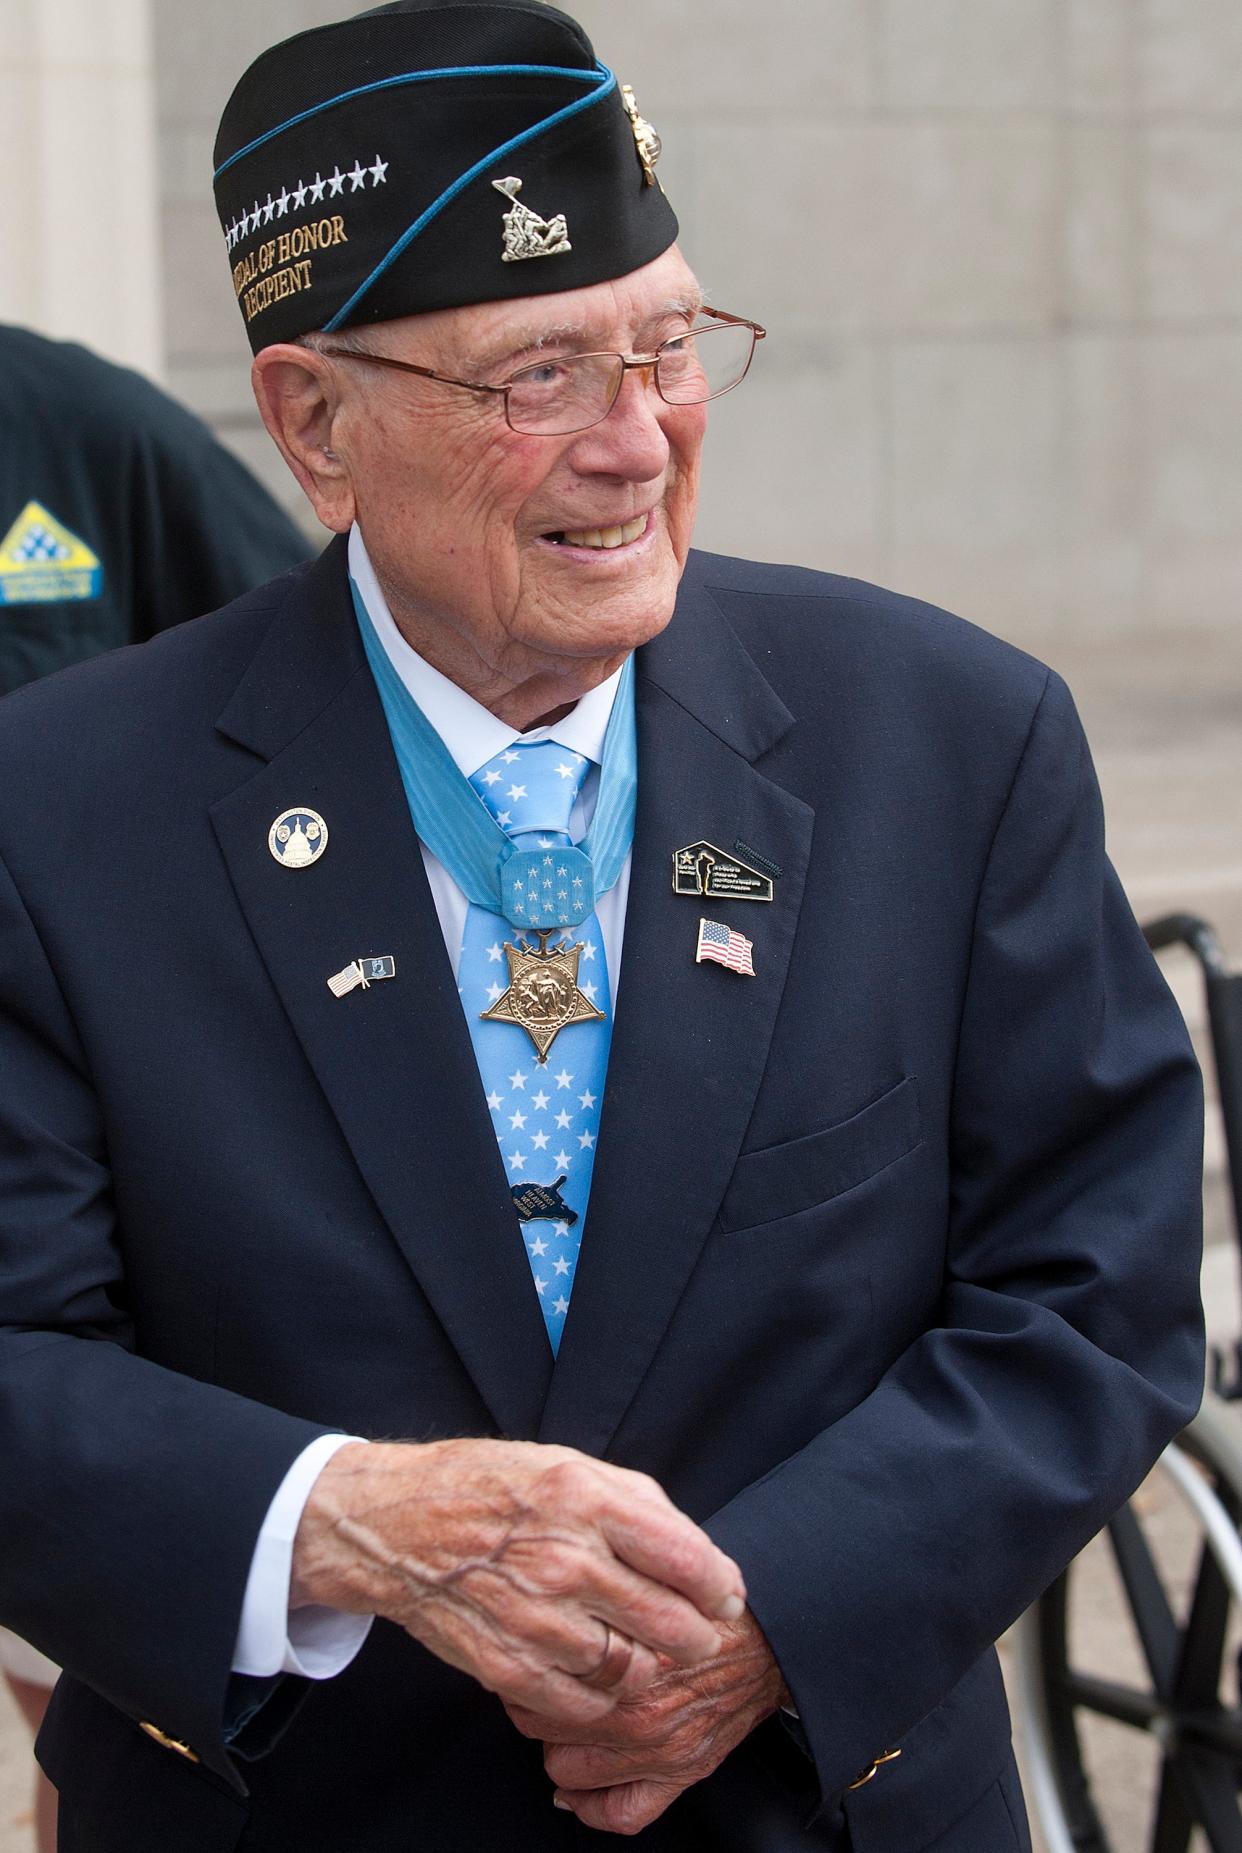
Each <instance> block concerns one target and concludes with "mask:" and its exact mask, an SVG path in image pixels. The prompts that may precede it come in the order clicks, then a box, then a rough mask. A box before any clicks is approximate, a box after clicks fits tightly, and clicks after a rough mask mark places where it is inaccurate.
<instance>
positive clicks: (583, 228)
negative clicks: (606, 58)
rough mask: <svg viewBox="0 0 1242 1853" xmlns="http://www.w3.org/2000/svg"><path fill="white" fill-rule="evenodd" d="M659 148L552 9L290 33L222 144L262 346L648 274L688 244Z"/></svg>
mask: <svg viewBox="0 0 1242 1853" xmlns="http://www.w3.org/2000/svg"><path fill="white" fill-rule="evenodd" d="M659 148H660V144H659V138H658V136H657V135H656V134H655V131H654V130H653V129H652V128H651V126H650V124H649V123H646V122H644V121H643V119H642V117H641V116H639V114H638V110H637V105H636V104H635V102H634V98H633V95H632V93H631V92H629V91H628V89H626V88H625V87H624V86H621V85H618V83H617V80H616V78H615V77H614V76H613V74H612V72H611V71H609V70H608V69H607V68H606V67H605V66H604V65H602V64H600V63H599V62H598V60H597V59H596V56H595V53H594V51H593V50H592V48H591V44H590V41H589V39H588V38H587V36H586V33H585V32H584V31H583V30H582V27H581V26H579V25H578V24H577V22H576V21H575V20H572V19H570V18H569V17H568V15H567V14H565V13H560V12H558V11H557V10H556V9H555V8H554V7H550V6H543V5H541V4H539V0H396V4H394V5H391V6H382V7H377V8H375V9H374V10H373V11H371V12H368V13H360V14H359V15H357V17H356V18H353V19H346V20H341V21H340V22H339V23H338V24H336V25H331V26H321V27H318V28H316V29H315V30H313V31H310V32H302V33H299V34H298V36H297V37H296V38H292V39H286V40H285V41H284V42H283V43H282V44H279V45H274V46H272V48H271V49H270V50H269V51H265V52H264V53H263V54H262V55H261V56H260V57H259V58H257V59H256V60H255V62H254V63H253V64H252V65H251V66H250V69H249V70H248V71H247V72H246V73H245V75H244V76H243V77H242V78H241V80H240V82H239V83H238V85H237V87H236V89H235V90H234V92H233V94H232V96H231V97H230V98H229V101H228V103H227V104H226V105H225V110H224V115H223V118H222V119H221V123H220V132H219V134H218V135H217V137H216V148H215V162H216V173H215V192H216V204H217V207H218V209H219V213H220V222H221V226H222V228H223V231H224V237H225V243H226V245H227V247H228V251H229V261H230V264H231V266H232V271H233V286H234V289H235V291H236V294H237V299H238V303H239V305H240V307H241V311H242V315H243V317H244V318H245V322H246V331H247V333H248V335H249V337H250V345H251V347H252V348H253V349H254V350H255V352H256V353H257V352H258V350H259V349H260V348H262V347H266V346H268V345H269V344H270V343H271V342H273V341H288V340H290V339H292V338H293V337H294V336H296V335H300V334H306V333H308V332H309V331H310V330H312V329H318V328H327V329H336V328H347V327H351V326H357V325H360V324H362V323H369V322H382V321H390V320H392V319H393V318H394V317H396V316H402V315H414V314H417V313H419V312H420V311H422V310H425V309H445V308H454V307H456V306H458V305H459V304H462V303H470V302H492V301H495V300H497V299H499V298H506V297H516V296H533V295H542V294H543V293H544V292H546V291H552V290H571V289H579V288H581V287H582V286H583V285H585V284H589V283H601V282H604V281H606V280H607V279H609V278H611V277H619V276H623V275H624V274H625V273H626V272H627V271H631V270H637V269H638V268H639V266H640V265H642V264H646V263H649V262H650V261H651V259H652V258H655V257H658V256H659V255H660V253H661V252H662V251H665V250H667V249H668V247H669V245H670V244H672V242H673V240H674V238H675V237H676V236H677V220H676V218H675V217H674V214H673V210H672V207H671V206H670V205H669V203H668V201H667V199H666V198H665V196H664V191H663V188H662V187H661V186H660V185H659V182H658V181H657V180H656V178H655V174H654V171H653V170H654V164H655V161H656V159H657V157H658V155H659Z"/></svg>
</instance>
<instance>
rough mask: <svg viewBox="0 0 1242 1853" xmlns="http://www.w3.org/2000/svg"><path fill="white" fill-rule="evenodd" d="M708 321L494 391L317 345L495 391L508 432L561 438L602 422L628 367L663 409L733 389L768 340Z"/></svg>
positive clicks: (751, 325) (366, 357)
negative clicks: (632, 350)
mask: <svg viewBox="0 0 1242 1853" xmlns="http://www.w3.org/2000/svg"><path fill="white" fill-rule="evenodd" d="M702 313H703V314H704V315H709V316H711V317H712V320H711V321H710V322H708V323H706V324H705V325H704V326H703V327H701V328H699V327H696V328H690V329H687V331H686V332H685V334H681V335H674V336H673V337H672V339H671V340H669V341H662V342H661V343H660V345H659V347H658V348H656V349H655V351H654V353H651V354H558V355H549V357H548V358H547V359H546V360H536V361H534V362H532V364H531V365H530V366H529V367H520V368H519V369H518V371H517V372H516V373H514V374H513V375H512V376H511V377H510V378H509V379H507V380H505V381H503V382H502V383H501V384H500V385H498V386H485V385H484V384H483V383H482V382H481V381H479V380H457V379H453V378H452V377H451V376H450V375H449V374H447V373H434V372H433V371H432V369H431V368H430V367H416V366H414V365H413V363H412V362H411V361H408V360H394V359H392V357H391V356H390V355H388V354H369V353H362V352H359V351H356V350H354V349H352V348H347V347H318V348H316V350H315V351H316V352H317V353H320V354H330V355H331V356H332V357H333V359H335V360H354V361H362V362H364V363H365V364H369V365H371V366H375V367H391V368H392V369H393V370H394V372H397V373H415V374H417V375H418V377H419V378H420V379H424V380H438V381H439V383H440V385H442V386H461V387H464V388H465V389H466V391H467V392H487V393H498V394H499V395H500V396H501V398H502V399H503V401H504V412H505V418H506V420H507V422H508V424H509V426H510V429H511V430H513V431H518V432H521V433H522V434H523V435H525V436H528V437H568V436H569V435H570V433H571V432H574V431H589V430H590V428H591V426H592V425H598V424H602V423H603V421H604V419H605V418H607V416H608V414H609V412H611V410H612V408H613V406H614V405H615V404H616V402H617V397H618V394H619V393H620V391H621V387H622V385H623V383H624V380H625V376H626V374H627V373H628V372H630V370H631V369H637V371H639V372H641V373H646V374H649V375H650V376H651V377H652V378H653V379H654V381H655V388H656V391H657V392H658V393H659V395H660V397H661V399H663V400H664V402H665V404H666V405H704V404H706V402H707V401H708V400H709V399H719V398H720V397H721V395H722V394H724V393H727V392H732V391H733V388H734V387H735V386H740V385H741V383H742V381H743V380H744V379H745V378H746V375H747V374H748V373H749V371H750V363H751V359H752V358H753V356H754V352H755V343H756V342H757V341H762V340H763V338H764V336H765V335H766V334H767V329H766V328H761V327H760V326H759V324H758V322H748V321H746V320H745V319H744V318H743V317H742V316H740V315H726V314H725V312H724V310H723V309H708V308H706V307H705V308H704V309H703V311H702Z"/></svg>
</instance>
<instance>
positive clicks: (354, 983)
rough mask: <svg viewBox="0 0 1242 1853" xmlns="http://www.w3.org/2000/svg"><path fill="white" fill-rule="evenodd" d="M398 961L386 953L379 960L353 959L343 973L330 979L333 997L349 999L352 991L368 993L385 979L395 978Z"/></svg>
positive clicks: (337, 973)
mask: <svg viewBox="0 0 1242 1853" xmlns="http://www.w3.org/2000/svg"><path fill="white" fill-rule="evenodd" d="M396 975H397V961H396V960H395V959H394V958H391V957H389V955H388V954H387V953H384V954H383V955H382V956H380V957H378V958H368V959H351V960H350V961H349V964H348V965H346V966H345V967H344V968H343V969H342V970H341V971H339V972H334V973H333V975H332V977H331V978H329V979H328V981H327V984H328V989H329V991H331V993H332V995H333V997H348V996H349V993H350V992H351V991H358V990H363V991H367V990H369V989H370V987H371V986H372V985H373V984H378V983H379V982H380V980H381V979H383V978H395V977H396Z"/></svg>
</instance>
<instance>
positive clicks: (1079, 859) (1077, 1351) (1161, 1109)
mask: <svg viewBox="0 0 1242 1853" xmlns="http://www.w3.org/2000/svg"><path fill="white" fill-rule="evenodd" d="M1201 1134H1202V1103H1201V1093H1200V1084H1199V1076H1198V1070H1197V1067H1196V1065H1195V1062H1194V1058H1193V1055H1192V1054H1191V1051H1190V1047H1189V1044H1188V1041H1187V1037H1186V1034H1185V1029H1184V1026H1183V1024H1182V1022H1181V1018H1180V1016H1179V1014H1178V1011H1177V1009H1176V1006H1175V1004H1174V1003H1173V1000H1172V998H1171V996H1170V995H1169V992H1168V989H1167V987H1166V986H1165V984H1164V981H1163V979H1162V978H1161V977H1160V974H1159V972H1158V971H1157V969H1156V967H1155V964H1154V962H1153V960H1152V959H1151V956H1150V954H1149V953H1148V951H1147V948H1146V946H1145V944H1144V942H1143V939H1142V935H1141V933H1140V932H1139V930H1138V928H1137V926H1136V925H1135V922H1134V920H1133V917H1132V915H1131V913H1130V910H1129V908H1128V906H1127V904H1126V901H1125V897H1124V895H1123V894H1122V891H1121V888H1120V885H1119V883H1118V881H1117V878H1116V876H1115V874H1114V873H1113V871H1112V869H1111V868H1110V866H1109V864H1108V862H1107V860H1106V858H1105V855H1104V843H1103V825H1102V819H1101V812H1100V803H1099V794H1098V790H1097V787H1096V783H1095V778H1094V773H1093V769H1092V767H1091V763H1090V758H1089V755H1088V753H1087V748H1086V743H1085V740H1084V739H1083V736H1082V731H1081V728H1080V726H1079V723H1078V720H1077V716H1076V714H1075V712H1074V709H1073V704H1072V702H1071V700H1070V698H1069V695H1068V692H1067V691H1066V690H1065V688H1064V686H1063V685H1062V684H1061V683H1060V682H1059V681H1058V680H1057V679H1056V678H1055V677H1053V678H1051V679H1050V681H1049V683H1048V685H1047V687H1046V689H1045V692H1044V695H1043V697H1042V700H1041V702H1040V705H1039V708H1038V711H1037V713H1036V715H1035V717H1034V720H1033V722H1032V724H1031V728H1030V732H1029V734H1028V737H1027V739H1026V743H1025V746H1024V748H1023V750H1022V753H1021V757H1020V759H1019V761H1018V764H1017V768H1016V771H1015V774H1014V778H1013V782H1012V786H1011V788H1010V791H1009V794H1008V798H1007V801H1006V803H1005V806H1004V809H1003V812H1002V814H1001V816H1000V819H999V822H998V824H997V827H996V831H995V835H994V838H993V841H992V844H991V848H990V851H989V854H988V858H987V863H986V870H985V874H984V878H983V882H982V886H981V889H980V892H979V894H978V897H977V905H976V912H975V920H974V932H973V942H972V950H971V962H970V970H969V978H968V982H967V987H966V992H965V997H964V1005H963V1010H962V1016H961V1023H960V1034H959V1045H958V1050H957V1060H956V1072H955V1083H954V1094H953V1101H952V1125H951V1135H950V1137H951V1177H952V1197H951V1210H950V1216H949V1222H948V1227H947V1230H946V1252H945V1267H944V1286H943V1296H942V1300H941V1306H940V1313H939V1318H938V1321H937V1323H936V1324H935V1326H934V1327H933V1328H932V1329H930V1330H928V1331H926V1332H924V1333H923V1334H922V1335H921V1336H920V1337H919V1338H918V1339H917V1340H916V1341H915V1342H914V1343H913V1344H912V1345H911V1346H910V1347H909V1348H908V1350H907V1351H906V1352H905V1353H904V1354H903V1355H902V1356H901V1357H899V1358H898V1359H897V1360H896V1362H895V1363H893V1364H892V1366H891V1367H890V1368H889V1369H888V1371H887V1372H886V1374H885V1375H884V1376H883V1377H882V1378H881V1380H880V1381H879V1383H878V1384H877V1386H876V1388H875V1389H874V1391H873V1392H872V1394H871V1395H869V1396H868V1397H867V1398H866V1399H865V1401H863V1402H862V1403H861V1404H859V1405H858V1406H857V1407H856V1408H855V1409H853V1410H852V1411H851V1412H850V1414H849V1415H848V1416H846V1417H845V1418H844V1419H843V1420H842V1421H840V1422H838V1423H837V1424H836V1425H835V1426H834V1427H832V1428H831V1429H829V1430H828V1431H826V1432H825V1433H823V1434H821V1435H820V1436H818V1437H817V1438H816V1440H815V1441H814V1442H813V1443H812V1444H811V1445H810V1446H809V1447H807V1448H805V1449H804V1450H803V1451H802V1452H801V1453H799V1454H798V1455H796V1456H795V1457H794V1458H793V1459H791V1460H788V1461H786V1462H785V1463H784V1464H783V1465H782V1466H780V1467H778V1468H777V1469H776V1470H775V1471H774V1472H773V1473H771V1474H769V1475H767V1476H766V1477H765V1478H764V1479H763V1480H762V1481H761V1482H759V1483H758V1484H756V1485H754V1486H751V1487H749V1488H747V1489H746V1490H745V1491H744V1492H743V1493H741V1494H740V1495H739V1496H738V1497H737V1498H736V1499H734V1500H733V1501H731V1502H730V1504H729V1505H728V1506H727V1507H726V1508H725V1509H724V1510H722V1511H721V1512H719V1513H718V1514H717V1515H716V1516H715V1518H714V1519H713V1520H712V1521H711V1522H710V1523H709V1525H708V1529H709V1531H710V1532H711V1533H712V1535H713V1536H714V1537H715V1538H716V1539H717V1541H718V1542H719V1543H720V1544H721V1545H722V1546H723V1547H724V1548H725V1549H726V1550H728V1551H730V1552H731V1553H732V1554H733V1555H734V1556H735V1557H736V1558H737V1560H738V1561H739V1563H740V1564H741V1565H742V1567H743V1570H744V1572H745V1575H746V1580H747V1585H748V1588H749V1591H750V1599H751V1605H752V1608H753V1610H754V1613H755V1615H756V1617H757V1619H758V1621H759V1623H760V1625H761V1627H762V1628H763V1629H764V1632H765V1634H766V1635H767V1637H768V1639H769V1641H770V1643H771V1645H772V1648H773V1651H774V1653H775V1655H776V1658H777V1660H778V1661H779V1663H780V1665H781V1668H782V1670H783V1672H784V1674H785V1677H786V1679H787V1681H788V1683H789V1686H790V1688H791V1691H792V1693H793V1697H794V1702H795V1704H796V1706H797V1708H798V1711H799V1714H800V1717H801V1720H802V1725H803V1728H804V1730H805V1732H806V1735H807V1738H808V1740H809V1744H810V1748H811V1752H812V1754H813V1756H814V1758H815V1763H816V1767H817V1773H818V1776H819V1781H820V1785H821V1788H822V1790H823V1793H824V1794H825V1795H826V1796H830V1795H834V1794H836V1793H838V1792H839V1791H840V1790H841V1789H842V1788H844V1787H845V1786H846V1785H847V1784H848V1783H849V1782H851V1781H852V1780H853V1779H854V1778H855V1777H856V1776H857V1775H858V1774H859V1773H860V1772H861V1771H863V1770H864V1769H866V1768H867V1766H868V1765H869V1764H870V1762H871V1761H872V1759H873V1758H874V1757H875V1756H876V1755H877V1754H878V1753H879V1752H881V1751H882V1750H884V1749H885V1748H887V1747H888V1746H890V1745H894V1744H896V1743H897V1742H899V1740H900V1739H901V1737H902V1736H903V1735H904V1734H905V1733H906V1732H907V1731H908V1730H910V1729H911V1728H912V1727H913V1726H914V1725H915V1724H917V1723H918V1722H919V1720H920V1719H921V1718H923V1717H924V1716H926V1714H927V1713H928V1712H930V1711H931V1710H932V1709H933V1708H934V1707H935V1706H936V1705H937V1704H939V1703H940V1701H941V1700H942V1699H943V1698H944V1697H945V1696H946V1695H947V1694H948V1693H949V1691H950V1690H951V1689H952V1687H953V1686H954V1685H955V1684H956V1683H957V1682H958V1680H959V1679H961V1678H962V1676H963V1675H964V1674H965V1673H966V1672H967V1671H968V1669H969V1668H970V1667H971V1666H972V1664H973V1663H974V1662H975V1661H976V1660H977V1659H978V1658H979V1656H980V1655H981V1654H982V1653H983V1652H984V1651H985V1650H986V1649H987V1648H988V1646H989V1645H990V1644H991V1643H992V1642H993V1641H994V1640H995V1639H996V1638H997V1637H998V1636H999V1635H1000V1634H1001V1633H1002V1632H1003V1631H1004V1629H1005V1628H1006V1627H1007V1626H1008V1625H1009V1624H1010V1623H1011V1622H1012V1621H1013V1620H1014V1619H1015V1618H1016V1617H1017V1616H1018V1615H1019V1614H1020V1613H1021V1612H1022V1610H1023V1609H1024V1608H1025V1607H1026V1606H1027V1605H1028V1604H1029V1603H1030V1602H1031V1601H1032V1600H1033V1599H1034V1598H1035V1597H1036V1596H1037V1595H1038V1594H1039V1593H1040V1592H1041V1590H1042V1589H1044V1588H1045V1587H1046V1585H1047V1584H1048V1583H1049V1582H1050V1581H1051V1580H1052V1579H1053V1577H1054V1576H1056V1575H1057V1574H1058V1573H1059V1572H1060V1570H1061V1569H1062V1568H1063V1566H1064V1565H1065V1564H1066V1563H1067V1562H1068V1560H1069V1559H1070V1558H1071V1557H1072V1556H1073V1555H1074V1554H1075V1552H1077V1551H1078V1550H1079V1549H1080V1548H1081V1547H1082V1546H1083V1545H1084V1544H1085V1543H1086V1542H1087V1541H1088V1540H1089V1539H1090V1538H1091V1537H1092V1536H1093V1535H1094V1533H1095V1532H1096V1531H1097V1530H1098V1529H1099V1528H1100V1527H1101V1525H1103V1524H1104V1523H1105V1522H1106V1520H1107V1519H1108V1517H1109V1516H1110V1515H1111V1513H1112V1512H1113V1511H1114V1510H1115V1509H1116V1508H1117V1506H1119V1505H1120V1504H1121V1503H1122V1501H1123V1500H1124V1499H1125V1498H1127V1497H1128V1495H1129V1494H1130V1492H1131V1491H1132V1490H1133V1489H1134V1487H1135V1486H1136V1485H1137V1484H1138V1482H1139V1481H1140V1480H1141V1478H1142V1477H1143V1475H1144V1473H1145V1472H1146V1471H1147V1469H1148V1467H1149V1466H1150V1465H1151V1463H1152V1462H1153V1461H1154V1459H1155V1458H1156V1456H1157V1455H1158V1454H1159V1452H1160V1450H1161V1449H1162V1448H1163V1447H1164V1445H1165V1444H1166V1443H1167V1442H1168V1441H1169V1440H1170V1439H1171V1438H1172V1437H1173V1435H1175V1434H1176V1433H1177V1432H1178V1430H1179V1429H1180V1428H1182V1427H1183V1426H1184V1425H1185V1423H1186V1422H1187V1421H1188V1420H1189V1419H1190V1417H1191V1416H1192V1415H1193V1413H1194V1411H1195V1409H1196V1407H1197V1406H1198V1402H1199V1398H1200V1394H1201V1389H1202V1382H1203V1340H1202V1324H1201V1314H1200V1308H1199V1298H1198V1268H1199V1258H1200V1220H1201V1208H1200V1202H1201V1170H1200V1167H1201Z"/></svg>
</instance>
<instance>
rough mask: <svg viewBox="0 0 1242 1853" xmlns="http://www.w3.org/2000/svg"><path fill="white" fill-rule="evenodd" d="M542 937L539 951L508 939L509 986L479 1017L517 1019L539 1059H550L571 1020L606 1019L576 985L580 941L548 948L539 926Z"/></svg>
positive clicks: (547, 935)
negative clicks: (556, 1042) (549, 1052)
mask: <svg viewBox="0 0 1242 1853" xmlns="http://www.w3.org/2000/svg"><path fill="white" fill-rule="evenodd" d="M538 937H539V947H538V950H537V951H535V950H532V948H531V947H530V946H527V945H526V944H522V945H520V946H511V945H510V944H509V942H508V941H507V940H506V941H505V958H506V959H507V960H508V961H509V988H508V990H507V991H504V992H502V993H501V995H500V996H499V997H498V998H497V999H496V1002H495V1003H494V1004H493V1005H492V1006H491V1008H490V1009H488V1010H484V1011H481V1012H480V1015H481V1017H482V1018H483V1019H484V1020H485V1021H487V1022H489V1023H516V1024H517V1025H518V1026H519V1028H521V1029H524V1030H525V1031H526V1034H527V1035H528V1036H529V1037H530V1039H531V1041H532V1042H533V1043H534V1045H535V1053H536V1054H537V1055H538V1057H539V1060H540V1061H541V1062H546V1061H547V1059H548V1050H549V1049H550V1048H551V1047H552V1044H553V1043H554V1042H555V1041H556V1038H557V1037H558V1036H559V1035H560V1033H561V1031H562V1030H563V1029H568V1027H569V1025H570V1024H571V1023H590V1022H601V1023H602V1022H603V1021H604V1012H603V1011H602V1010H597V1009H596V1008H595V1005H594V1004H593V1003H592V1002H591V1000H590V998H589V997H588V996H587V995H586V992H585V991H582V990H580V989H579V986H578V960H579V959H580V958H581V957H582V950H583V948H582V942H581V941H579V942H578V944H577V945H576V946H569V945H565V944H561V945H559V946H557V947H556V949H555V951H552V952H549V951H548V940H549V939H550V937H551V932H550V930H549V929H546V928H545V929H542V930H539V933H538Z"/></svg>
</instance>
